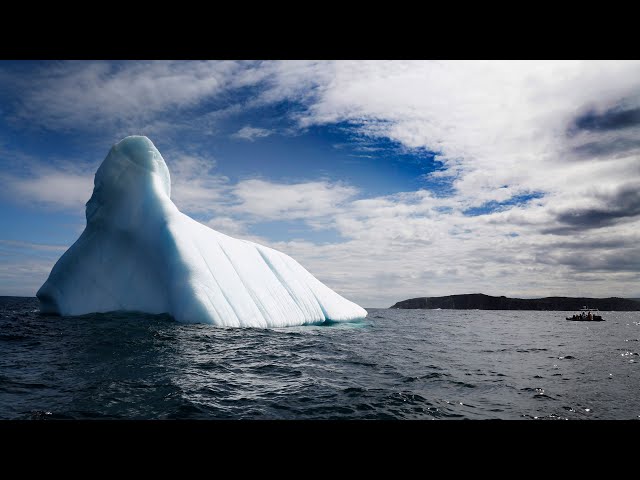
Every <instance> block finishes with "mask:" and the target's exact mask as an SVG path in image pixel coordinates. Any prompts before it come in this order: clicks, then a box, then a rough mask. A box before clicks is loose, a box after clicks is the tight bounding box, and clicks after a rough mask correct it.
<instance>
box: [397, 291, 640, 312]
mask: <svg viewBox="0 0 640 480" xmlns="http://www.w3.org/2000/svg"><path fill="white" fill-rule="evenodd" d="M585 305H586V306H587V307H588V308H597V309H598V310H604V311H611V310H614V311H621V312H635V311H640V302H638V301H636V300H630V299H628V298H618V297H611V298H572V297H545V298H533V299H530V298H507V297H491V296H489V295H483V294H482V293H471V294H467V295H448V296H446V297H420V298H411V299H409V300H403V301H401V302H398V303H396V304H395V305H393V306H392V307H391V308H413V309H416V308H424V309H434V308H442V309H459V310H470V309H476V308H477V309H480V310H580V309H581V308H582V307H583V306H585Z"/></svg>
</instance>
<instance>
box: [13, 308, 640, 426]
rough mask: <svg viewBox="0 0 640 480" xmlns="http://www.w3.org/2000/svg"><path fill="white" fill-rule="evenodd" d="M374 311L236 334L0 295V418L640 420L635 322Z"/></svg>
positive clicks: (638, 323)
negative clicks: (60, 313) (52, 308)
mask: <svg viewBox="0 0 640 480" xmlns="http://www.w3.org/2000/svg"><path fill="white" fill-rule="evenodd" d="M367 310H368V312H369V316H368V317H367V319H365V320H363V321H360V322H354V323H348V324H338V323H333V324H329V325H320V326H307V327H290V328H275V329H255V328H249V329H239V328H218V327H212V326H210V325H203V324H189V325H186V324H179V323H177V322H175V321H174V320H173V319H171V318H170V317H168V316H163V315H146V314H133V313H110V314H92V315H86V316H82V317H56V316H49V315H42V314H40V313H39V311H38V302H37V300H36V299H35V298H21V297H0V419H44V420H47V419H421V420H431V419H442V420H444V419H520V420H521V419H532V420H534V419H538V420H543V419H544V420H562V419H639V418H640V396H639V395H638V386H640V365H639V363H640V357H639V356H638V355H639V353H640V312H602V316H603V317H604V319H605V320H606V321H605V322H594V323H585V322H568V321H566V320H565V317H566V316H567V315H568V313H567V312H537V311H488V310H482V311H478V310H389V309H375V308H371V309H367Z"/></svg>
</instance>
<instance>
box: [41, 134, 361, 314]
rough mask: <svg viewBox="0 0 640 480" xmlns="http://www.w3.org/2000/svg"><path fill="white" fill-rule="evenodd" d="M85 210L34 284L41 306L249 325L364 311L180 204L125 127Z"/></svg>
mask: <svg viewBox="0 0 640 480" xmlns="http://www.w3.org/2000/svg"><path fill="white" fill-rule="evenodd" d="M86 216H87V226H86V228H85V230H84V231H83V232H82V235H80V238H78V240H77V241H76V242H75V243H74V244H73V245H72V246H71V247H70V248H69V249H68V250H67V251H66V252H65V253H64V254H63V255H62V257H60V259H59V260H58V261H57V263H56V264H55V265H54V267H53V269H52V270H51V274H50V275H49V278H48V279H47V281H46V282H45V283H44V285H42V287H41V288H40V290H38V293H37V297H38V299H39V300H40V309H41V311H43V312H49V313H57V314H60V315H82V314H86V313H93V312H109V311H116V310H128V311H141V312H148V313H168V314H170V315H172V316H173V317H174V318H175V319H176V320H178V321H181V322H198V323H211V324H215V325H223V326H251V327H279V326H290V325H304V324H313V323H321V322H324V321H325V320H333V321H347V320H354V319H358V318H364V317H366V315H367V312H366V310H364V309H363V308H362V307H360V306H358V305H356V304H355V303H353V302H350V301H349V300H347V299H345V298H344V297H342V296H340V295H338V294H337V293H336V292H334V291H333V290H331V289H330V288H328V287H327V286H326V285H324V284H323V283H322V282H320V281H319V280H318V279H316V278H315V277H314V276H313V275H311V274H310V273H309V272H308V271H307V270H306V269H305V268H304V267H302V266H301V265H300V264H299V263H298V262H296V261H295V260H294V259H292V258H291V257H289V256H287V255H285V254H284V253H281V252H278V251H277V250H274V249H272V248H269V247H265V246H263V245H259V244H256V243H253V242H250V241H246V240H238V239H235V238H231V237H229V236H227V235H224V234H222V233H219V232H217V231H215V230H213V229H211V228H209V227H207V226H205V225H202V224H201V223H198V222H196V221H195V220H193V219H192V218H190V217H188V216H187V215H185V214H183V213H182V212H180V211H179V210H178V208H177V207H176V206H175V204H174V203H173V202H172V201H171V176H170V174H169V169H168V167H167V164H166V162H165V161H164V158H162V155H161V154H160V152H159V151H158V149H157V148H156V147H155V145H154V144H153V142H152V141H151V140H149V139H148V138H147V137H144V136H129V137H126V138H124V139H123V140H121V141H120V142H118V143H117V144H115V145H114V146H113V147H112V148H111V150H110V151H109V154H108V155H107V157H106V158H105V160H104V161H103V162H102V164H101V165H100V167H99V168H98V171H97V172H96V175H95V180H94V190H93V194H92V195H91V198H90V199H89V201H88V202H87V209H86Z"/></svg>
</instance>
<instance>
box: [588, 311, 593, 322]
mask: <svg viewBox="0 0 640 480" xmlns="http://www.w3.org/2000/svg"><path fill="white" fill-rule="evenodd" d="M587 320H589V321H592V320H593V315H591V312H589V315H587Z"/></svg>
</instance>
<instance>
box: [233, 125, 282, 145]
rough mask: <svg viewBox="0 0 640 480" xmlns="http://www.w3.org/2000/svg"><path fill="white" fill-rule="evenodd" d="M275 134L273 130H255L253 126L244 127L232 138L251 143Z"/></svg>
mask: <svg viewBox="0 0 640 480" xmlns="http://www.w3.org/2000/svg"><path fill="white" fill-rule="evenodd" d="M272 133H273V131H272V130H268V129H266V128H255V127H251V126H248V125H247V126H246V127H242V128H241V129H240V130H238V131H237V132H236V133H234V134H233V135H231V137H232V138H237V139H238V140H246V141H249V142H253V141H255V140H256V139H257V138H264V137H268V136H269V135H271V134H272Z"/></svg>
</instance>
